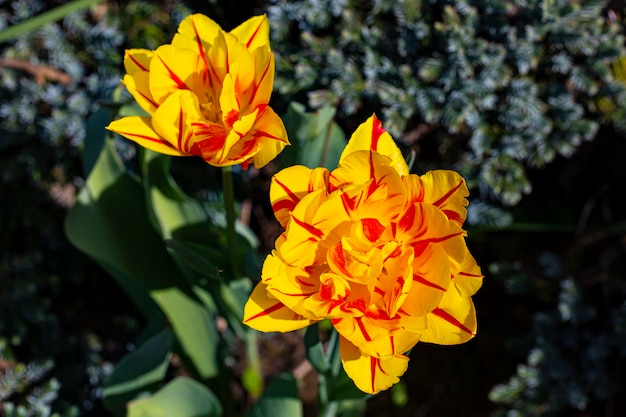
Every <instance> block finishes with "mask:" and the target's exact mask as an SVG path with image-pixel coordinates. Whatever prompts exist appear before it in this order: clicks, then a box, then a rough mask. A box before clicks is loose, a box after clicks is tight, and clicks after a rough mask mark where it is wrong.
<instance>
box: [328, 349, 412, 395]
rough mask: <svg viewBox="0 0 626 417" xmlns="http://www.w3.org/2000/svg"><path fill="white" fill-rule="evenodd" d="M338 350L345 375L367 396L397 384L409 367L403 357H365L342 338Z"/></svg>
mask: <svg viewBox="0 0 626 417" xmlns="http://www.w3.org/2000/svg"><path fill="white" fill-rule="evenodd" d="M339 349H340V354H341V362H342V363H343V368H344V369H345V370H346V373H347V374H348V376H349V377H350V378H352V380H353V381H354V383H355V385H356V386H357V387H358V388H359V389H360V390H361V391H363V392H367V393H369V394H376V393H377V392H380V391H383V390H386V389H387V388H389V387H391V386H392V385H393V384H395V383H397V382H398V381H399V380H400V376H402V375H403V374H404V372H406V370H407V368H408V365H409V358H407V357H406V356H404V355H395V356H391V357H386V358H382V359H380V358H376V357H374V356H369V355H365V354H363V353H362V352H361V351H360V350H359V348H357V347H356V346H354V345H353V344H352V343H350V342H349V341H348V340H346V339H345V338H343V337H342V338H341V339H340V345H339Z"/></svg>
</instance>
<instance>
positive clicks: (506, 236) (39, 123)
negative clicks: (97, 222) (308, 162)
mask: <svg viewBox="0 0 626 417" xmlns="http://www.w3.org/2000/svg"><path fill="white" fill-rule="evenodd" d="M61 3H63V2H59V1H54V0H48V1H44V0H11V1H9V0H0V30H2V29H4V28H7V27H10V26H12V25H15V24H18V23H19V22H22V21H25V20H27V19H28V18H30V17H32V16H35V15H38V14H40V13H43V12H45V11H47V10H50V9H53V8H54V7H56V6H58V5H59V4H61ZM623 8H624V4H622V3H621V2H617V1H616V2H612V3H606V2H603V1H584V0H581V1H565V0H543V1H542V0H525V1H522V0H519V1H515V2H506V1H480V0H475V1H467V0H457V1H454V0H449V1H444V0H431V1H419V0H371V1H350V0H293V1H286V0H285V1H281V0H268V1H261V0H258V1H253V0H246V1H240V2H230V1H228V2H227V1H219V0H209V1H206V0H193V1H185V2H176V1H166V2H149V1H139V0H131V1H107V2H101V3H99V4H98V5H97V6H92V7H89V8H87V9H84V10H81V11H79V12H76V13H72V14H69V15H67V16H66V17H64V18H63V19H61V20H59V21H57V22H55V23H52V24H48V25H46V26H43V27H41V28H39V29H37V30H36V31H34V32H32V33H25V34H22V35H20V36H18V37H16V38H13V39H10V40H8V41H4V42H3V43H1V44H0V54H1V55H0V404H1V405H0V414H2V415H7V416H42V417H47V416H53V415H58V416H72V415H75V416H79V415H90V416H109V415H110V413H109V411H107V410H106V409H105V408H104V407H103V405H102V402H101V398H102V394H103V387H104V384H105V382H106V381H107V380H108V379H109V377H110V375H111V373H112V369H113V366H114V365H115V364H117V363H118V362H119V361H120V359H121V358H122V357H123V356H124V355H125V354H126V353H127V352H129V351H132V350H133V348H134V347H135V346H136V345H135V344H136V342H137V337H138V334H139V331H140V329H141V328H142V327H143V325H144V324H145V323H142V322H141V320H142V318H141V316H140V315H139V313H138V312H137V311H136V310H135V307H134V306H133V304H132V303H131V302H130V300H129V299H128V298H127V296H126V294H125V293H124V292H123V291H122V290H121V289H120V288H119V287H118V286H117V285H116V284H115V282H114V281H113V280H112V279H111V278H110V277H109V276H108V275H107V274H106V273H105V272H103V271H102V270H101V269H100V268H98V267H97V266H96V265H94V264H93V262H92V261H90V260H88V259H87V258H85V257H84V256H83V255H82V254H81V253H79V252H78V251H76V250H75V249H74V248H73V247H72V246H71V245H70V244H69V243H68V241H67V239H66V237H65V236H64V233H63V227H62V224H63V220H64V217H65V216H66V214H67V211H68V209H69V208H70V207H72V205H73V204H74V199H75V195H76V191H77V189H78V187H80V186H82V184H83V182H84V180H85V173H84V171H83V165H82V164H83V161H82V160H81V156H80V155H81V152H82V150H83V148H84V144H85V141H88V140H90V138H93V137H94V132H89V131H88V130H87V125H86V123H85V122H86V120H87V119H88V118H89V117H90V116H92V115H93V114H94V113H95V112H96V110H97V109H99V108H101V107H105V108H110V106H111V102H112V100H113V98H112V97H113V94H114V93H115V92H116V90H117V93H119V79H120V78H121V77H122V74H123V67H122V64H121V61H122V56H123V51H124V49H125V48H130V47H145V48H155V47H156V46H158V45H159V44H162V43H164V42H167V41H169V39H170V38H171V35H172V34H173V32H174V31H175V30H176V27H177V25H178V22H179V21H180V20H181V19H182V18H183V17H184V16H185V15H186V14H188V13H190V12H196V11H197V12H202V13H205V14H207V15H208V16H210V17H212V18H214V19H215V20H216V21H218V23H220V24H221V25H222V26H223V27H224V28H225V29H227V30H228V29H231V28H232V27H234V26H236V25H237V24H239V23H240V22H242V21H243V20H245V19H246V18H248V17H249V16H250V15H252V14H259V13H267V14H268V16H269V17H270V22H271V25H272V32H271V35H272V41H273V42H272V46H273V50H274V52H275V54H276V58H277V59H276V65H277V77H276V88H275V92H274V96H273V100H274V101H275V106H276V108H277V109H278V112H279V114H281V115H288V120H289V121H291V122H293V124H292V126H291V128H290V126H289V123H288V122H287V121H286V124H287V125H288V128H290V137H291V140H292V142H294V147H293V148H292V150H290V151H289V152H286V153H285V155H283V156H281V158H279V160H278V161H276V163H274V164H273V165H272V166H270V167H268V168H266V169H263V170H261V171H256V170H254V169H251V170H249V171H248V172H246V173H244V172H240V171H238V172H236V178H235V180H236V181H237V182H238V185H240V186H239V187H237V190H238V193H237V198H238V200H239V202H240V203H241V206H240V211H241V213H242V215H247V216H248V222H249V224H250V226H251V227H252V228H253V230H255V232H256V233H257V235H258V238H259V241H260V243H261V244H260V246H259V256H262V255H263V254H264V252H265V251H267V250H269V249H270V248H271V247H272V245H273V239H274V238H275V237H276V234H277V233H279V229H278V228H277V227H278V226H277V225H276V223H275V221H274V220H273V218H272V213H271V208H270V207H269V204H268V202H267V187H268V179H269V177H270V176H271V175H272V173H273V172H275V171H276V170H277V169H278V168H280V167H281V166H286V165H287V164H289V163H291V162H292V161H293V160H294V158H297V157H296V156H294V155H297V154H298V153H300V154H302V153H305V154H307V153H308V154H310V153H311V152H315V149H314V148H307V144H306V143H305V142H304V141H303V140H301V138H300V136H299V132H298V131H297V127H296V126H298V125H299V124H306V123H309V125H310V126H313V127H314V126H315V124H316V123H318V122H321V121H322V120H325V121H326V120H327V119H328V120H331V119H332V120H334V122H336V123H337V126H338V128H339V129H341V130H343V132H344V133H346V134H348V135H349V134H350V133H351V132H352V131H353V129H354V128H355V127H356V126H357V125H358V124H359V123H361V122H362V121H363V120H364V119H365V118H366V117H367V116H369V115H370V114H371V113H372V112H376V113H377V114H378V115H379V116H380V117H381V119H382V120H383V123H384V126H385V127H386V128H387V129H388V130H390V131H391V132H392V134H393V136H394V138H395V139H397V141H398V143H399V144H400V145H401V146H402V148H403V150H404V151H405V153H406V154H407V155H413V156H414V157H415V162H414V164H413V172H417V173H423V172H425V171H426V170H428V169H433V168H452V169H456V170H459V171H460V172H461V173H462V174H463V175H464V176H465V177H466V178H467V180H468V183H469V184H470V186H471V190H472V196H471V205H470V211H469V217H468V223H469V226H470V229H469V240H468V242H469V245H470V249H471V251H472V253H474V254H475V255H476V258H477V259H478V261H479V264H480V265H481V266H482V268H483V271H484V273H485V275H486V280H485V284H484V287H483V289H481V291H480V292H479V293H478V295H477V296H476V304H477V310H478V314H479V323H480V326H481V328H480V332H479V336H478V337H477V338H476V339H475V340H473V341H472V342H470V343H468V344H466V345H463V346H458V347H452V348H443V347H439V346H428V345H421V344H418V345H417V346H416V348H415V349H414V350H413V351H412V352H411V357H412V359H413V360H412V361H411V364H410V367H409V371H408V373H407V375H406V376H405V377H404V379H403V381H402V383H400V384H398V385H396V386H394V388H393V389H392V390H390V391H388V392H385V393H383V394H381V395H379V396H377V397H375V398H373V399H370V400H369V401H368V403H367V409H366V410H365V415H367V416H371V417H374V416H385V415H390V413H392V412H393V415H398V416H415V417H417V416H430V415H438V416H458V415H468V416H485V415H493V416H526V415H533V416H617V415H623V414H624V413H625V412H626V403H625V400H624V390H625V387H624V386H623V381H624V380H626V378H625V376H626V375H625V371H624V364H623V360H624V357H625V356H626V350H625V346H626V343H624V342H626V297H625V292H626V284H625V282H626V281H625V279H626V276H625V275H624V271H625V270H626V265H625V264H626V215H625V213H626V204H625V203H624V201H623V200H624V199H623V189H624V185H623V184H625V183H626V169H625V168H624V161H625V160H626V142H625V138H624V120H626V118H625V111H626V101H625V98H626V96H625V94H626V87H625V80H626V77H625V74H626V70H625V68H626V65H625V61H624V60H625V59H626V49H625V46H624V37H623V36H624V20H623V17H622V15H623ZM292 102H297V103H299V104H290V103H292ZM317 109H319V112H318V113H317V114H316V115H315V116H310V115H309V116H307V115H306V114H305V113H304V112H305V111H306V110H317ZM329 118H330V119H329ZM327 122H328V121H326V123H327ZM313 127H311V129H313ZM292 132H293V133H292ZM340 137H341V135H340V134H338V133H336V132H335V130H333V138H334V139H333V141H334V142H333V146H335V142H336V140H339V139H337V138H340ZM116 146H117V148H118V151H119V153H120V154H121V155H122V156H123V158H124V160H125V161H126V163H127V164H128V166H130V167H133V164H137V162H136V156H135V152H134V148H133V147H132V146H131V145H129V144H128V143H127V142H124V141H118V142H116ZM308 149H313V150H312V151H309V150H308ZM326 162H328V163H330V164H332V161H326ZM172 170H173V172H174V174H175V176H176V178H177V180H178V181H179V183H180V185H181V187H182V188H184V189H185V190H186V191H187V192H188V193H189V194H191V195H193V196H194V197H197V198H199V199H202V200H204V201H208V202H211V201H216V200H217V199H218V198H219V186H216V185H215V184H216V182H218V181H217V179H218V178H219V176H218V174H217V172H216V171H215V170H213V169H211V168H210V167H207V166H206V164H202V163H200V162H199V161H195V160H189V159H184V160H174V161H173V165H172ZM265 343H267V344H268V346H267V347H266V348H265V352H269V353H268V354H271V352H275V353H274V354H277V355H281V354H282V355H284V354H285V352H284V351H281V350H280V349H278V348H276V347H275V346H274V347H272V346H271V339H270V340H268V341H266V342H265ZM289 346H291V345H289ZM292 348H293V347H292ZM276 352H278V353H276ZM292 365H293V364H291V365H285V368H286V369H284V370H286V371H290V370H291V369H289V366H292ZM272 372H275V370H274V371H272ZM452 399H454V400H452Z"/></svg>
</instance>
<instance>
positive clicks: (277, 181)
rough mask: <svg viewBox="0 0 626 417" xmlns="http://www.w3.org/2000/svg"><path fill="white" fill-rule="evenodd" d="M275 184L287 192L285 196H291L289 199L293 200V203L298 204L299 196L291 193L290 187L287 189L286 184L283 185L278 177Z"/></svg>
mask: <svg viewBox="0 0 626 417" xmlns="http://www.w3.org/2000/svg"><path fill="white" fill-rule="evenodd" d="M274 182H275V183H276V184H277V185H278V186H279V187H280V188H282V189H283V191H284V192H285V194H287V196H289V198H290V199H291V201H293V203H294V204H295V203H297V202H298V201H300V199H299V198H298V196H297V195H295V193H294V192H293V191H291V190H290V189H289V187H287V186H286V185H285V184H283V183H282V182H280V180H279V179H278V178H276V177H274Z"/></svg>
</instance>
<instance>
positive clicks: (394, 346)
mask: <svg viewBox="0 0 626 417" xmlns="http://www.w3.org/2000/svg"><path fill="white" fill-rule="evenodd" d="M389 342H391V353H393V354H394V355H395V353H396V344H395V343H394V341H393V336H389Z"/></svg>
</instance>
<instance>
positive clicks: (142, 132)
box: [107, 116, 188, 156]
mask: <svg viewBox="0 0 626 417" xmlns="http://www.w3.org/2000/svg"><path fill="white" fill-rule="evenodd" d="M107 129H109V130H112V131H113V132H115V133H118V134H120V135H122V136H124V137H125V138H128V139H130V140H132V141H135V142H137V143H138V144H139V145H141V146H143V147H144V148H147V149H150V150H152V151H155V152H159V153H162V154H165V155H176V156H187V155H188V154H185V153H182V152H180V151H179V150H178V149H175V148H174V147H173V146H172V145H171V144H170V143H169V142H167V141H166V140H164V139H163V138H161V136H159V135H158V134H157V133H156V132H155V131H154V129H153V128H152V122H151V118H150V117H140V116H130V117H123V118H121V119H119V120H114V121H112V122H111V123H110V124H109V125H108V126H107Z"/></svg>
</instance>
